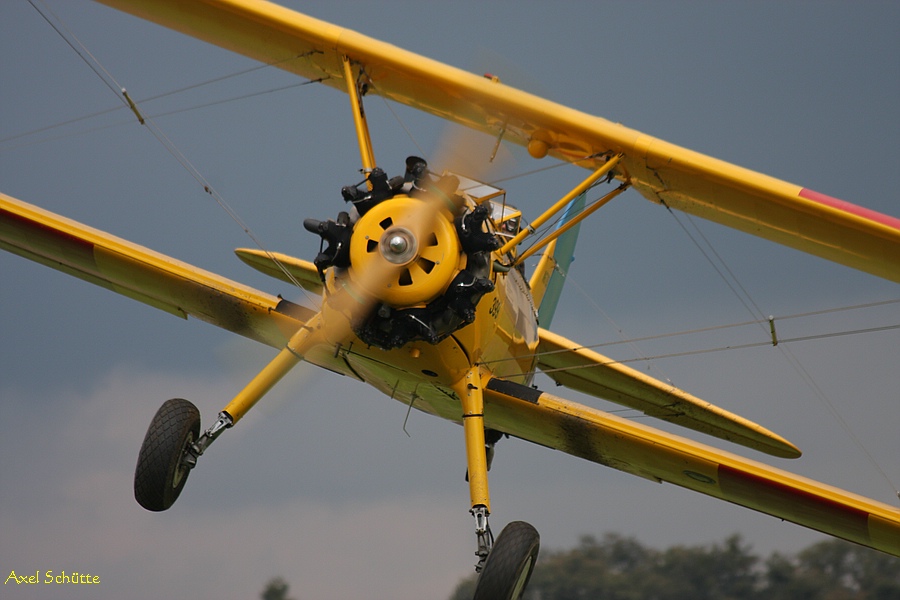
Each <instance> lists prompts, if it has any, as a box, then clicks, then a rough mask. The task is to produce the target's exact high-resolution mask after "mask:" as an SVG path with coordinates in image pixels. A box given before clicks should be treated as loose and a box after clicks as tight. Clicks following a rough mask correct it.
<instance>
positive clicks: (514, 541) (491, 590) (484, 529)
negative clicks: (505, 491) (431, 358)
mask: <svg viewBox="0 0 900 600" xmlns="http://www.w3.org/2000/svg"><path fill="white" fill-rule="evenodd" d="M489 377H490V374H489V373H488V372H487V371H484V370H482V368H481V367H478V366H472V367H471V368H470V369H469V371H468V373H467V374H466V376H465V377H464V378H463V379H461V380H460V381H459V382H457V383H456V385H455V390H454V391H455V392H456V394H457V395H458V396H459V399H460V405H461V408H462V417H463V430H464V432H465V438H466V460H467V464H468V471H467V475H468V477H467V479H468V482H469V496H470V500H471V503H472V504H471V505H472V510H471V511H470V512H471V513H472V516H473V517H475V537H476V541H477V547H476V550H475V554H476V556H478V564H477V565H476V566H475V571H476V572H478V573H480V575H479V577H478V585H477V586H476V588H475V600H488V599H490V600H494V599H497V600H515V599H518V598H521V597H522V594H523V593H524V592H525V586H526V585H528V580H529V579H530V578H531V572H532V571H533V570H534V565H535V563H536V562H537V556H538V551H539V550H540V546H541V538H540V535H538V532H537V530H536V529H535V528H534V527H532V526H531V525H529V524H528V523H524V522H522V521H514V522H512V523H510V524H509V525H507V526H506V527H505V528H504V529H503V531H502V532H501V533H500V536H499V537H498V538H497V539H496V541H495V540H494V536H493V535H492V534H491V527H490V524H489V523H488V517H489V516H490V514H491V508H490V507H491V500H490V492H489V490H488V477H487V472H488V464H489V462H490V458H492V457H493V449H494V444H495V443H496V442H497V441H499V439H500V438H501V437H502V433H501V432H499V431H494V430H491V429H485V426H484V394H483V387H484V382H485V381H487V380H488V378H489Z"/></svg>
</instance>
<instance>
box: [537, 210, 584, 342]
mask: <svg viewBox="0 0 900 600" xmlns="http://www.w3.org/2000/svg"><path fill="white" fill-rule="evenodd" d="M584 202H585V194H581V195H580V196H578V197H577V198H575V199H574V200H572V202H570V203H569V205H568V206H567V207H566V210H565V212H564V213H563V217H562V220H561V221H560V223H559V225H557V227H562V226H563V225H565V224H566V223H567V222H569V221H571V220H572V218H573V217H575V216H576V215H578V214H579V213H581V211H582V210H584ZM580 228H581V225H580V224H578V225H575V226H574V227H573V228H572V229H570V230H569V231H567V232H565V233H564V234H562V235H561V236H559V237H558V238H556V239H555V240H553V241H552V242H550V244H548V245H547V248H546V249H544V254H543V256H541V260H540V262H539V263H538V266H537V268H536V269H535V271H534V274H533V275H532V276H531V281H530V285H531V295H532V297H533V298H534V303H535V305H536V306H537V307H538V322H539V323H540V325H541V327H549V326H550V321H552V320H553V313H555V312H556V305H557V303H558V302H559V297H560V294H562V288H563V284H564V283H565V281H566V275H567V274H568V272H569V265H571V264H572V260H573V259H574V258H575V255H574V252H575V242H577V241H578V230H579V229H580Z"/></svg>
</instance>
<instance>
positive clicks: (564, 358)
mask: <svg viewBox="0 0 900 600" xmlns="http://www.w3.org/2000/svg"><path fill="white" fill-rule="evenodd" d="M538 354H539V358H538V366H539V367H540V368H541V369H542V370H543V371H544V372H545V373H546V374H547V375H549V376H550V377H551V378H552V379H553V380H554V381H556V382H557V383H558V384H560V385H564V386H566V387H568V388H571V389H573V390H578V391H580V392H584V393H586V394H590V395H592V396H597V397H598V398H604V399H606V400H610V401H612V402H616V403H618V404H622V405H623V406H630V407H631V408H636V409H638V410H640V411H642V412H643V413H645V414H647V415H649V416H651V417H656V418H658V419H663V420H665V421H669V422H670V423H676V424H678V425H681V426H682V427H687V428H689V429H693V430H695V431H702V432H703V433H707V434H709V435H713V436H716V437H718V438H722V439H724V440H729V441H731V442H734V443H737V444H741V445H744V446H747V447H749V448H753V449H755V450H759V451H761V452H766V453H768V454H772V455H774V456H779V457H782V458H797V457H798V456H800V450H799V449H798V448H797V447H796V446H794V445H793V444H791V443H790V442H788V441H787V440H785V439H784V438H782V437H781V436H778V435H776V434H774V433H772V432H771V431H769V430H767V429H765V428H764V427H762V426H760V425H757V424H756V423H753V422H752V421H748V420H747V419H744V418H743V417H740V416H738V415H735V414H732V413H730V412H728V411H726V410H724V409H722V408H719V407H717V406H714V405H712V404H710V403H709V402H704V401H703V400H701V399H699V398H696V397H695V396H692V395H690V394H688V393H687V392H685V391H682V390H680V389H678V388H676V387H674V386H672V385H670V384H666V383H663V382H662V381H659V380H657V379H654V378H652V377H649V376H647V375H644V374H643V373H641V372H640V371H636V370H635V369H632V368H630V367H628V366H626V365H623V364H622V363H620V362H617V361H614V360H612V359H610V358H607V357H605V356H603V355H602V354H598V353H597V352H594V351H592V350H589V349H587V348H584V347H583V346H580V345H579V344H576V343H575V342H573V341H571V340H568V339H566V338H564V337H563V336H561V335H558V334H555V333H553V332H551V331H547V330H546V329H541V330H540V345H539V346H538Z"/></svg>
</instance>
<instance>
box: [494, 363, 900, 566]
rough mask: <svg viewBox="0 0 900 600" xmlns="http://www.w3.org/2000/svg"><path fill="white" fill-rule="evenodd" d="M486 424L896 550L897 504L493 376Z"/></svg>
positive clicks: (899, 545)
mask: <svg viewBox="0 0 900 600" xmlns="http://www.w3.org/2000/svg"><path fill="white" fill-rule="evenodd" d="M484 412H485V424H486V426H488V427H490V428H492V429H496V430H498V431H502V432H504V433H508V434H510V435H513V436H516V437H519V438H523V439H526V440H529V441H532V442H535V443H538V444H541V445H543V446H547V447H550V448H555V449H557V450H561V451H563V452H566V453H568V454H572V455H574V456H579V457H581V458H585V459H587V460H590V461H593V462H596V463H599V464H601V465H606V466H608V467H613V468H615V469H619V470H620V471H625V472H627V473H631V474H634V475H639V476H641V477H645V478H647V479H651V480H653V481H658V482H667V483H672V484H675V485H678V486H681V487H684V488H688V489H691V490H694V491H695V492H700V493H702V494H706V495H708V496H713V497H715V498H719V499H721V500H725V501H728V502H732V503H734V504H739V505H741V506H745V507H747V508H752V509H753V510H757V511H760V512H763V513H766V514H769V515H773V516H775V517H778V518H780V519H785V520H787V521H791V522H793V523H797V524H798V525H803V526H805V527H809V528H810V529H815V530H817V531H821V532H823V533H827V534H829V535H833V536H835V537H839V538H843V539H846V540H849V541H852V542H856V543H859V544H862V545H864V546H869V547H871V548H875V549H877V550H881V551H883V552H887V553H888V554H893V555H895V556H900V510H898V509H896V508H893V507H891V506H888V505H887V504H882V503H880V502H876V501H874V500H870V499H868V498H865V497H862V496H858V495H856V494H852V493H850V492H847V491H844V490H841V489H838V488H834V487H831V486H828V485H826V484H823V483H819V482H817V481H813V480H810V479H806V478H804V477H800V476H799V475H794V474H792V473H788V472H786V471H782V470H780V469H775V468H773V467H770V466H768V465H764V464H762V463H759V462H755V461H751V460H748V459H745V458H742V457H739V456H736V455H734V454H730V453H728V452H724V451H722V450H717V449H715V448H711V447H709V446H705V445H703V444H699V443H697V442H694V441H691V440H688V439H685V438H681V437H678V436H675V435H672V434H669V433H665V432H662V431H659V430H656V429H653V428H651V427H647V426H644V425H640V424H637V423H634V422H632V421H629V420H626V419H622V418H619V417H615V416H613V415H610V414H608V413H605V412H603V411H600V410H596V409H593V408H590V407H587V406H583V405H580V404H576V403H574V402H569V401H567V400H563V399H562V398H559V397H556V396H553V395H550V394H547V393H545V392H541V391H538V390H535V389H533V388H530V387H527V386H524V385H520V384H515V383H511V382H507V381H499V380H496V379H492V380H491V381H489V382H488V383H487V384H486V386H485V410H484Z"/></svg>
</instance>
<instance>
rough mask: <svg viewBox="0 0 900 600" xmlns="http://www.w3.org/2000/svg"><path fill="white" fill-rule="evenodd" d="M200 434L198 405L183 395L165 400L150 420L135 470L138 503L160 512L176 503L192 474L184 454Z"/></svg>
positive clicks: (135, 489) (135, 492) (135, 494)
mask: <svg viewBox="0 0 900 600" xmlns="http://www.w3.org/2000/svg"><path fill="white" fill-rule="evenodd" d="M198 437H200V411H199V410H197V407H196V406H194V405H193V404H191V403H190V402H188V401H187V400H182V399H181V398H173V399H172V400H167V401H166V402H164V403H163V405H162V406H161V407H160V408H159V410H158V411H156V415H154V417H153V420H152V421H150V427H148V428H147V435H145V436H144V443H143V444H141V451H140V453H139V454H138V460H137V466H136V467H135V469H134V499H135V500H137V501H138V504H140V505H141V506H143V507H144V508H146V509H147V510H152V511H154V512H159V511H163V510H166V509H168V508H169V507H170V506H172V504H174V503H175V500H177V499H178V496H179V495H180V494H181V490H182V489H184V484H185V482H186V481H187V478H188V475H189V474H190V469H188V468H186V467H185V466H184V465H182V464H181V457H182V456H183V455H184V452H185V450H186V449H187V447H188V446H190V445H191V444H192V443H194V442H195V441H196V440H197V438H198Z"/></svg>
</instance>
